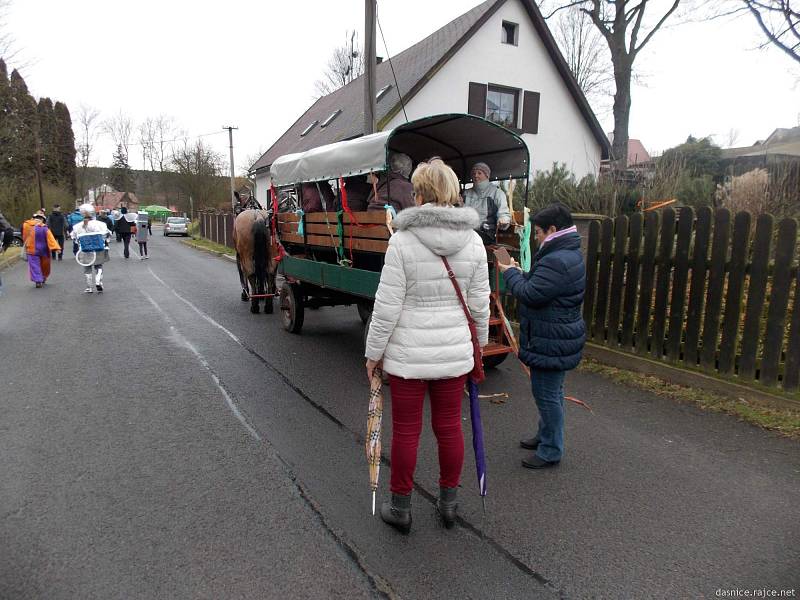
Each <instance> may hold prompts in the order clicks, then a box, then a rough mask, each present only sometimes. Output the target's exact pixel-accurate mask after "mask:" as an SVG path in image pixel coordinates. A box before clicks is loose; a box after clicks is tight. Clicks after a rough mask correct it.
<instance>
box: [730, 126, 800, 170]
mask: <svg viewBox="0 0 800 600" xmlns="http://www.w3.org/2000/svg"><path fill="white" fill-rule="evenodd" d="M721 163H722V166H723V167H724V168H725V169H726V172H728V173H729V174H730V175H741V174H743V173H747V172H748V171H752V170H753V169H763V168H769V167H771V166H773V165H792V168H793V169H795V173H796V172H797V169H798V168H800V126H798V127H791V128H783V127H781V128H778V129H776V130H775V131H773V132H772V133H771V134H770V135H769V137H767V139H765V140H759V141H757V142H756V143H755V144H753V145H752V146H744V147H741V148H723V149H722V160H721Z"/></svg>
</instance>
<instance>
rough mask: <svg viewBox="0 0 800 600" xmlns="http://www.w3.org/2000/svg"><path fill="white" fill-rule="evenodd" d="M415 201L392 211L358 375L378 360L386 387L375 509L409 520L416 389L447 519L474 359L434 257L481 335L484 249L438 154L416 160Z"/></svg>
mask: <svg viewBox="0 0 800 600" xmlns="http://www.w3.org/2000/svg"><path fill="white" fill-rule="evenodd" d="M411 182H412V184H413V186H414V190H413V192H414V198H415V204H416V206H415V207H411V208H407V209H405V210H403V211H402V212H401V213H400V214H399V215H398V216H397V218H396V219H395V221H394V226H395V228H396V233H395V235H393V236H392V237H391V239H390V240H389V247H388V250H387V252H386V261H385V264H384V267H383V271H382V272H381V279H380V284H379V286H378V291H377V294H376V296H375V308H374V311H373V313H372V322H371V325H370V328H369V333H368V335H367V344H366V352H365V354H366V358H367V365H366V366H367V377H368V378H370V379H371V378H372V372H373V370H374V369H375V368H376V367H378V366H381V365H382V368H383V370H384V371H385V372H386V373H387V374H388V375H389V385H390V387H391V392H392V451H391V453H392V471H391V481H390V487H391V492H392V497H391V501H390V502H385V503H384V504H383V506H382V507H381V518H382V519H383V520H384V521H385V522H386V523H388V524H389V525H392V526H393V527H396V528H397V529H399V530H400V531H402V532H404V533H408V531H409V530H410V527H411V489H412V485H413V477H414V469H415V467H416V464H417V447H418V445H419V436H420V433H421V431H422V407H423V402H424V399H425V393H426V392H427V393H428V394H429V395H430V403H431V421H432V425H433V432H434V434H435V435H436V442H437V444H438V448H439V473H440V476H439V501H438V503H437V509H438V511H439V514H440V515H441V517H442V520H443V522H444V524H445V526H447V527H451V526H452V525H453V523H454V522H455V517H456V508H457V503H456V489H457V488H458V484H459V481H460V478H461V468H462V466H463V462H464V435H463V433H462V431H461V401H462V397H463V394H464V384H465V382H466V379H467V374H468V373H469V372H470V371H471V370H472V367H473V364H474V363H473V347H472V337H471V335H470V330H469V327H468V325H467V319H466V316H465V314H464V309H463V308H462V306H461V302H460V300H459V298H458V296H457V295H456V293H455V290H454V289H453V284H452V283H451V281H450V279H449V277H448V274H447V269H446V267H445V265H444V261H443V260H442V257H446V258H447V260H448V262H449V264H450V267H451V268H452V270H453V272H454V273H455V276H456V278H457V279H458V283H459V285H460V286H461V289H462V290H463V293H464V297H465V299H466V303H467V305H468V307H469V310H470V312H471V314H472V317H473V318H474V319H475V323H476V327H477V331H478V341H479V342H480V344H481V347H483V346H485V345H486V343H487V342H488V337H489V274H488V269H487V263H486V250H485V248H484V246H483V242H481V239H480V236H479V235H478V234H477V233H476V232H475V231H474V230H475V229H477V228H478V226H479V225H480V220H479V217H478V213H477V212H476V211H475V210H474V209H472V208H465V209H460V208H454V205H457V204H458V203H459V195H458V194H459V183H458V178H457V177H456V174H455V173H454V172H453V170H452V169H451V168H450V167H448V166H447V165H445V164H444V162H443V161H441V160H439V159H432V160H431V161H430V162H428V163H420V164H419V165H418V166H417V169H416V171H414V174H413V176H412V178H411Z"/></svg>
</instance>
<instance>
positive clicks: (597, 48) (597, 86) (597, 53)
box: [554, 6, 614, 106]
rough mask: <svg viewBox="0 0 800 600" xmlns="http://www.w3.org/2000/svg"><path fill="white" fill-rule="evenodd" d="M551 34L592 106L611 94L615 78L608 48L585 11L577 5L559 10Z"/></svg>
mask: <svg viewBox="0 0 800 600" xmlns="http://www.w3.org/2000/svg"><path fill="white" fill-rule="evenodd" d="M554 36H555V38H556V42H558V45H559V47H560V48H561V53H562V54H563V55H564V59H565V60H566V61H567V65H569V69H570V71H572V74H573V75H574V77H575V81H577V82H578V86H579V87H580V88H581V91H583V93H584V95H585V96H586V97H587V98H588V99H589V101H590V102H591V103H592V105H595V106H596V105H597V104H599V103H600V102H601V101H602V100H603V99H604V98H605V97H606V96H611V84H612V82H613V81H614V78H613V75H612V70H611V68H610V67H611V61H610V59H609V56H608V47H607V46H606V45H605V42H604V40H603V37H602V36H601V35H600V32H599V31H598V30H597V28H596V27H595V26H594V25H593V24H592V21H591V20H590V19H589V17H588V16H587V15H586V13H584V12H583V11H581V10H580V9H579V8H578V7H576V6H571V7H569V9H567V10H564V11H563V12H561V13H560V18H559V19H558V23H557V25H556V27H555V31H554Z"/></svg>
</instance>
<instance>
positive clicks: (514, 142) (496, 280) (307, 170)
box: [266, 114, 529, 366]
mask: <svg viewBox="0 0 800 600" xmlns="http://www.w3.org/2000/svg"><path fill="white" fill-rule="evenodd" d="M395 152H398V153H403V154H406V155H408V156H409V157H411V159H412V161H413V163H414V164H417V163H418V162H420V161H423V160H427V159H429V158H431V157H433V156H438V157H440V158H441V159H442V160H444V161H445V162H446V163H447V164H448V165H449V166H450V167H451V168H452V169H453V170H454V171H455V173H456V175H457V176H458V178H459V180H460V181H461V184H462V188H463V187H464V186H466V185H467V182H468V181H469V176H470V171H469V169H470V167H471V165H473V164H474V163H476V162H485V163H488V164H491V165H492V179H493V180H509V181H512V180H524V185H525V186H526V189H527V183H528V182H527V179H528V172H529V155H528V149H527V146H526V145H525V143H524V142H523V141H522V139H521V138H520V137H519V136H517V135H516V134H515V133H513V132H511V131H509V130H508V129H505V128H503V127H500V126H498V125H496V124H494V123H491V122H489V121H486V120H484V119H481V118H479V117H475V116H472V115H463V114H446V115H436V116H432V117H426V118H423V119H419V120H416V121H412V122H409V123H406V124H404V125H401V126H399V127H397V128H395V129H393V130H391V131H385V132H380V133H375V134H372V135H367V136H364V137H360V138H356V139H353V140H347V141H342V142H337V143H334V144H329V145H326V146H321V147H318V148H314V149H312V150H308V151H306V152H302V153H298V154H289V155H285V156H282V157H280V158H278V159H276V160H275V161H274V162H273V164H272V166H271V167H270V174H271V177H272V188H271V189H270V197H271V201H272V205H273V206H272V208H273V215H272V222H271V229H272V232H273V235H274V236H275V238H277V240H279V242H280V246H277V245H275V246H274V248H275V249H276V250H277V252H278V254H279V256H274V257H273V259H274V260H278V261H279V262H278V263H277V271H278V272H279V273H280V274H282V275H283V279H284V281H283V283H282V284H281V286H280V290H279V291H278V292H277V295H279V297H280V311H281V315H282V320H283V325H284V327H285V329H286V330H287V331H290V332H292V333H300V331H301V329H302V327H303V321H304V315H305V310H306V308H317V307H323V306H340V305H355V306H357V307H358V312H359V315H360V317H361V319H362V320H363V322H364V323H365V324H367V323H368V320H369V318H370V313H371V310H372V303H373V301H374V298H375V293H376V290H377V288H378V283H379V281H380V272H381V269H382V267H383V260H384V254H385V252H386V248H387V246H388V240H389V238H390V237H391V235H392V233H393V231H392V218H393V209H392V208H391V207H390V206H389V205H387V206H386V207H385V211H380V210H378V211H374V210H373V211H365V212H353V211H352V210H351V209H350V207H349V204H348V199H347V185H346V183H345V181H346V180H347V179H348V178H350V177H355V176H360V175H366V174H369V173H378V172H388V169H389V156H390V153H395ZM329 181H330V182H333V183H334V188H335V190H336V197H335V199H334V201H333V202H332V203H329V202H326V200H325V199H324V196H325V194H322V193H320V197H322V198H323V199H322V208H323V210H322V211H321V212H313V213H311V212H309V213H303V211H302V210H300V207H299V206H297V205H296V199H297V198H301V197H302V186H304V185H306V186H307V185H312V186H316V188H317V190H318V191H320V187H319V186H320V185H325V186H327V185H328V182H329ZM373 185H374V184H373ZM389 195H390V196H391V189H390V190H389ZM509 201H510V198H509ZM329 204H330V205H329ZM455 210H457V209H455ZM514 217H515V221H516V223H515V224H516V225H520V227H515V228H512V230H510V231H509V232H508V233H503V232H498V235H497V241H498V243H502V244H503V245H504V246H506V247H508V248H509V249H510V250H512V251H518V250H519V247H520V244H519V240H520V238H522V236H519V237H518V235H517V234H518V232H519V231H521V229H522V227H521V225H522V224H523V215H522V213H515V214H514ZM515 229H516V231H515ZM273 254H275V252H273ZM488 256H489V260H490V264H489V268H490V281H491V283H492V314H491V320H490V342H489V344H488V346H486V347H485V348H484V362H485V363H486V365H487V366H495V365H497V364H499V363H500V362H502V360H503V359H505V357H506V356H507V355H508V354H509V352H511V351H512V343H513V338H512V336H511V332H510V330H509V326H508V322H507V321H506V320H505V317H504V315H503V311H502V305H501V302H500V298H499V295H500V294H501V293H502V289H501V282H502V279H501V278H500V277H499V275H498V273H497V270H496V269H494V263H493V260H492V259H493V255H492V253H491V252H489V253H488ZM266 295H267V296H270V295H272V294H266ZM268 302H271V299H269V300H268Z"/></svg>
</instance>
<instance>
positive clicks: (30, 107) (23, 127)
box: [9, 69, 39, 180]
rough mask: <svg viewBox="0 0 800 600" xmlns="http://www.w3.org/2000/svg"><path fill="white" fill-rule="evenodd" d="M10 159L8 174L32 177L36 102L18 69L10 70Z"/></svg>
mask: <svg viewBox="0 0 800 600" xmlns="http://www.w3.org/2000/svg"><path fill="white" fill-rule="evenodd" d="M10 89H11V111H10V123H9V124H10V127H11V145H10V150H11V157H10V158H11V160H10V161H9V170H10V173H9V174H10V175H11V176H12V177H15V178H24V179H31V180H32V179H34V178H35V168H36V142H35V140H36V134H37V130H38V127H39V120H38V117H37V113H36V102H35V101H34V99H33V97H32V96H31V95H30V93H29V92H28V86H27V85H26V84H25V80H24V79H23V78H22V75H20V74H19V71H17V70H16V69H14V70H13V71H12V72H11V83H10Z"/></svg>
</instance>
